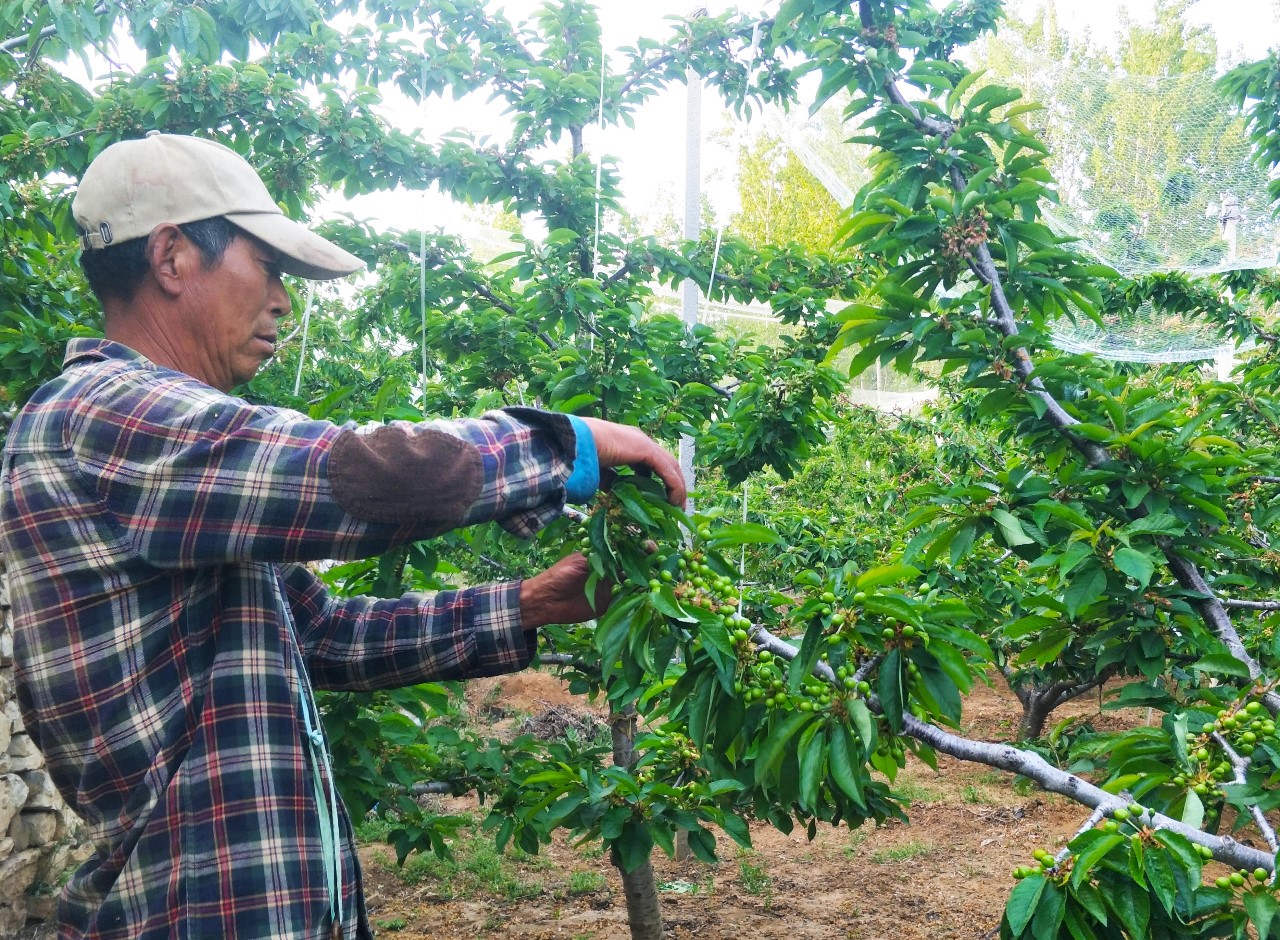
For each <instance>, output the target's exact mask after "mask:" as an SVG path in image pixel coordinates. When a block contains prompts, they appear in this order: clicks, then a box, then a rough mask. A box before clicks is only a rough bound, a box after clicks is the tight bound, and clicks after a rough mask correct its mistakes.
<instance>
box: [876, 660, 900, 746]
mask: <svg viewBox="0 0 1280 940" xmlns="http://www.w3.org/2000/svg"><path fill="white" fill-rule="evenodd" d="M876 686H877V691H878V692H879V694H880V707H881V708H882V709H884V718H885V721H887V722H888V723H889V727H890V728H891V729H893V730H894V731H895V732H897V731H901V730H902V706H903V702H902V652H901V651H900V650H899V649H897V648H896V647H895V648H894V649H891V650H889V652H888V653H886V654H885V657H884V661H883V662H881V663H880V671H879V675H878V676H877V682H876Z"/></svg>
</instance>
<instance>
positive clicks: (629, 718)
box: [609, 705, 662, 940]
mask: <svg viewBox="0 0 1280 940" xmlns="http://www.w3.org/2000/svg"><path fill="white" fill-rule="evenodd" d="M609 733H610V735H611V736H612V737H613V763H614V765H615V766H617V767H631V766H632V765H634V764H635V762H636V751H635V741H636V710H635V706H633V705H628V706H627V707H626V708H624V709H623V710H622V711H620V712H614V713H613V715H611V716H610V718H609ZM610 860H611V861H612V862H613V864H614V867H616V868H617V869H618V874H620V875H621V876H622V890H623V893H625V894H626V897H627V923H628V925H629V926H630V928H631V940H662V908H661V907H659V905H658V882H657V880H656V879H655V878H654V875H653V865H651V864H650V863H649V861H648V860H647V859H646V860H645V863H644V864H643V865H641V866H640V867H639V868H637V869H635V870H634V871H627V870H626V869H625V868H624V867H623V865H622V859H621V858H620V857H619V856H618V853H617V852H611V853H610Z"/></svg>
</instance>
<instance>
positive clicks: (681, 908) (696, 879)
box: [363, 673, 1145, 940]
mask: <svg viewBox="0 0 1280 940" xmlns="http://www.w3.org/2000/svg"><path fill="white" fill-rule="evenodd" d="M468 700H469V701H471V702H472V703H473V706H474V707H476V708H477V709H481V708H484V709H487V710H488V712H489V714H491V715H493V713H494V711H496V710H504V711H514V712H516V713H520V712H524V713H535V714H536V713H539V712H540V711H541V710H542V709H545V708H547V707H554V708H559V709H569V708H580V707H581V704H580V702H581V700H576V699H573V698H572V697H570V696H568V695H567V694H566V693H565V692H564V691H563V689H561V688H560V687H559V684H558V682H557V681H556V680H555V679H554V678H553V677H551V676H548V675H546V674H539V673H523V674H521V675H520V676H517V677H507V678H505V679H502V680H488V681H486V682H483V683H474V684H473V685H472V686H471V687H470V688H469V690H468ZM1018 714H1019V710H1018V706H1017V703H1016V701H1015V700H1014V699H1013V697H1012V696H1011V695H1010V694H1009V693H1008V692H1007V690H1006V689H1004V687H1003V685H997V686H996V687H994V688H985V687H979V688H978V689H976V690H975V691H974V693H973V694H972V695H971V696H970V697H969V698H968V699H967V700H966V704H965V727H964V732H965V734H966V735H970V736H977V737H982V738H986V739H988V740H1004V739H1008V738H1009V736H1010V735H1011V728H1013V727H1015V726H1016V721H1017V718H1018ZM1071 714H1074V715H1080V716H1088V717H1089V718H1090V720H1091V721H1092V722H1093V724H1094V725H1095V726H1096V727H1107V728H1113V727H1119V726H1122V725H1133V724H1137V723H1140V722H1141V721H1142V720H1143V719H1144V718H1145V714H1144V713H1141V712H1139V713H1124V712H1106V713H1103V714H1099V713H1098V711H1097V699H1086V700H1084V701H1078V702H1075V703H1072V705H1070V706H1068V707H1066V708H1064V709H1062V710H1061V714H1058V713H1055V715H1054V719H1055V720H1061V719H1062V718H1064V717H1067V716H1068V715H1071ZM494 717H496V716H494ZM896 788H897V789H898V790H900V791H902V792H904V793H905V794H906V795H908V796H909V797H910V798H911V800H912V803H913V805H912V807H911V810H910V816H911V822H910V824H907V825H904V824H901V823H890V824H888V825H885V826H883V827H881V828H879V829H877V828H875V827H874V826H873V825H870V824H868V825H867V826H864V827H863V828H862V829H859V830H856V831H854V832H850V831H848V830H846V829H839V830H831V829H827V830H824V831H820V832H819V835H818V838H817V839H816V840H814V841H813V842H809V841H807V840H806V839H805V838H804V837H803V835H799V836H797V835H792V836H786V835H783V834H782V833H780V832H778V831H777V830H775V829H773V828H772V827H769V826H767V825H755V826H753V827H752V839H753V842H754V846H755V848H754V851H752V852H750V853H742V852H740V850H739V849H738V848H737V846H735V845H734V844H733V843H732V842H731V841H730V840H729V839H728V838H727V837H725V836H723V835H721V836H720V838H719V840H718V851H719V854H720V856H721V859H722V860H721V862H720V864H719V865H717V866H714V867H712V866H707V865H703V864H702V863H699V862H687V863H676V862H674V861H672V860H671V859H668V858H667V857H666V856H665V855H664V854H662V853H661V852H660V851H659V852H655V856H654V868H655V870H656V872H657V876H658V881H659V883H660V885H661V886H662V888H663V890H662V907H663V916H664V919H665V921H666V924H667V929H668V935H669V936H670V937H672V938H694V937H698V938H726V940H728V938H733V940H738V938H748V937H750V938H760V940H775V938H776V940H835V938H840V940H845V938H866V940H881V938H891V940H917V938H919V940H924V938H930V940H933V938H966V940H967V938H973V940H978V938H990V937H994V936H995V935H996V934H997V932H998V926H999V922H1000V916H1001V912H1002V911H1003V909H1004V902H1005V899H1006V898H1007V896H1008V893H1009V891H1010V890H1011V889H1012V886H1013V881H1012V879H1011V877H1010V875H1009V872H1010V871H1011V869H1012V868H1013V867H1014V866H1016V865H1020V864H1029V863H1030V859H1031V852H1032V850H1033V849H1035V848H1036V847H1037V846H1043V847H1046V848H1048V847H1056V846H1058V845H1060V844H1061V842H1062V840H1063V839H1064V838H1067V837H1069V836H1070V835H1071V834H1072V833H1073V832H1074V831H1075V830H1076V828H1077V827H1078V826H1079V825H1080V823H1081V822H1082V821H1083V819H1084V818H1085V816H1086V815H1087V814H1086V813H1085V812H1084V811H1083V810H1082V809H1081V808H1080V807H1079V806H1076V805H1074V804H1072V803H1069V802H1068V801H1066V800H1064V799H1062V798H1060V797H1057V796H1054V795H1052V794H1046V793H1042V792H1037V791H1032V790H1030V789H1025V790H1022V791H1020V790H1018V789H1015V787H1014V786H1013V781H1012V780H1011V779H1010V778H1008V777H1007V776H1006V775H1003V774H1000V773H998V772H995V771H991V770H987V769H985V768H982V767H979V766H975V765H970V764H961V763H960V762H958V761H954V760H951V759H948V758H942V759H941V761H940V767H939V772H938V773H936V774H935V773H934V772H933V771H932V770H930V769H929V768H927V767H924V766H922V765H919V764H912V765H909V766H908V768H907V769H906V770H905V771H904V772H903V773H902V774H901V775H900V776H899V777H898V781H897V784H896ZM474 808H475V807H474V804H470V803H468V802H467V801H456V802H455V803H453V804H452V805H451V806H450V807H449V809H450V810H452V811H462V812H465V811H468V810H470V809H474ZM363 857H364V864H365V870H366V878H367V881H368V885H369V907H370V913H371V917H372V919H373V921H374V923H375V925H379V926H380V930H379V936H380V938H382V940H388V938H405V940H425V938H431V940H476V938H485V937H522V938H530V940H544V938H566V940H625V938H627V937H628V936H629V934H628V931H627V926H626V913H625V906H624V902H623V896H622V887H621V882H620V881H619V879H618V876H617V873H616V872H615V871H614V870H613V868H612V867H611V866H610V865H609V864H608V862H607V860H606V859H605V858H603V857H602V856H601V855H600V853H599V851H598V850H596V851H594V852H591V851H582V850H575V849H573V848H572V847H570V846H569V845H567V844H566V843H565V841H564V840H563V839H557V840H556V841H555V843H554V844H553V845H552V846H550V847H549V848H547V849H544V851H543V853H542V854H541V855H540V856H537V857H534V858H528V857H524V858H518V859H508V860H504V861H500V860H497V859H479V860H475V861H473V863H472V864H471V867H472V868H474V869H475V871H472V872H444V873H441V872H440V871H438V870H436V869H433V868H430V867H423V868H421V869H417V870H415V869H414V867H413V865H412V864H411V865H410V868H409V869H407V870H406V871H405V872H398V871H397V870H396V868H395V864H394V856H393V855H391V853H390V852H389V850H387V849H384V848H380V847H377V846H370V847H367V848H365V849H364V850H363ZM498 868H501V870H502V874H501V875H496V874H494V872H495V871H496V870H497V869H498Z"/></svg>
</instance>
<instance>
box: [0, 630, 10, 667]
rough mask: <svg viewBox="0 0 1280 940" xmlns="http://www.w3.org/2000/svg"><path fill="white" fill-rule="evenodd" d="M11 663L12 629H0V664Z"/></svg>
mask: <svg viewBox="0 0 1280 940" xmlns="http://www.w3.org/2000/svg"><path fill="white" fill-rule="evenodd" d="M12 665H13V631H12V630H0V666H12Z"/></svg>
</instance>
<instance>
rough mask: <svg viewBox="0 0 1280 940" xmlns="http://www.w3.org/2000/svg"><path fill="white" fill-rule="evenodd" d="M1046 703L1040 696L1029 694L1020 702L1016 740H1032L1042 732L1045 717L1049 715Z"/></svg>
mask: <svg viewBox="0 0 1280 940" xmlns="http://www.w3.org/2000/svg"><path fill="white" fill-rule="evenodd" d="M1047 704H1048V703H1047V702H1046V701H1045V700H1044V698H1043V697H1042V696H1039V695H1034V694H1033V695H1030V696H1028V697H1027V698H1026V699H1025V700H1024V701H1023V703H1022V720H1021V721H1019V722H1018V740H1019V741H1034V740H1035V739H1036V738H1038V737H1040V736H1041V735H1042V734H1044V723H1045V719H1047V718H1048V717H1049V709H1048V708H1046V707H1045V706H1046V705H1047Z"/></svg>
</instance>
